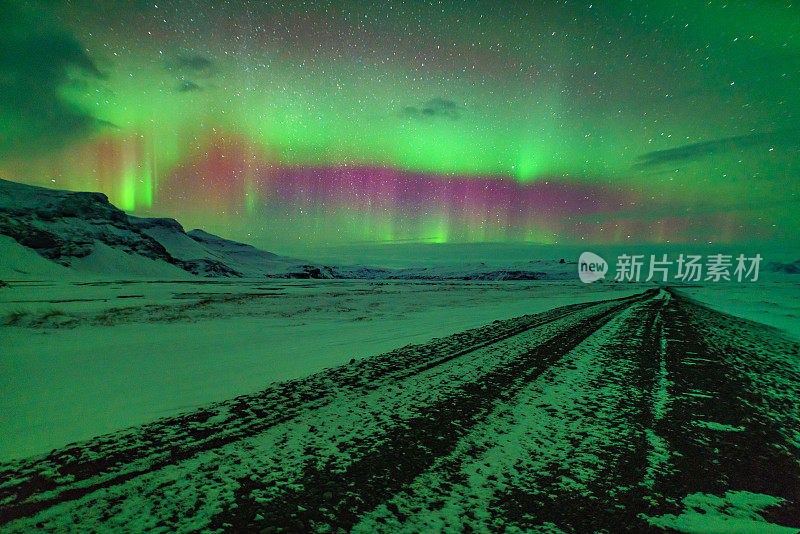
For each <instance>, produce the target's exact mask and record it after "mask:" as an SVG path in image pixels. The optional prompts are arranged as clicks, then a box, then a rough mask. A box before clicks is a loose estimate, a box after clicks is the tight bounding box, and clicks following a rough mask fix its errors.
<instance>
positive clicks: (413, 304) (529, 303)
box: [0, 280, 642, 460]
mask: <svg viewBox="0 0 800 534" xmlns="http://www.w3.org/2000/svg"><path fill="white" fill-rule="evenodd" d="M640 291H642V286H639V285H626V286H615V285H612V284H596V285H591V286H587V285H584V284H581V283H580V282H574V283H565V282H425V281H419V282H408V281H403V282H385V281H383V282H369V281H332V280H321V281H315V280H311V281H291V280H267V281H264V280H259V281H228V280H225V281H209V280H195V281H187V282H144V281H136V282H92V283H87V282H63V283H55V282H16V283H11V285H10V286H9V287H4V288H2V289H0V318H2V323H3V325H2V326H0V330H2V340H3V341H2V345H3V350H2V351H0V369H1V370H2V371H1V372H0V392H2V394H0V414H2V415H0V417H1V419H0V460H9V459H13V458H21V457H27V456H31V455H34V454H39V453H44V452H47V451H49V450H51V449H53V448H56V447H62V446H64V445H66V444H68V443H70V442H74V441H79V440H83V439H87V438H90V437H93V436H96V435H99V434H103V433H107V432H111V431H114V430H117V429H120V428H125V427H128V426H131V425H137V424H142V423H146V422H149V421H152V420H154V419H157V418H160V417H164V416H170V415H174V414H176V413H179V412H183V411H187V410H191V409H194V408H196V407H198V406H202V405H205V404H208V403H210V402H214V401H221V400H225V399H229V398H231V397H234V396H236V395H240V394H244V393H252V392H255V391H258V390H260V389H262V388H264V387H266V386H267V385H268V384H270V383H273V382H276V381H281V380H288V379H292V378H298V377H302V376H307V375H309V374H312V373H314V372H316V371H319V370H321V369H324V368H327V367H334V366H337V365H340V364H343V363H347V362H348V361H350V360H351V359H353V358H355V359H361V358H365V357H369V356H373V355H377V354H381V353H384V352H387V351H390V350H392V349H395V348H397V347H401V346H404V345H408V344H412V343H424V342H427V341H429V340H431V339H432V338H436V337H443V336H447V335H449V334H453V333H456V332H461V331H463V330H466V329H469V328H475V327H479V326H483V325H485V324H489V323H491V322H492V321H495V320H502V319H508V318H512V317H517V316H520V315H525V314H530V313H537V312H540V311H544V310H548V309H551V308H554V307H557V306H563V305H566V304H572V303H578V302H588V301H595V300H601V299H606V298H617V297H622V296H626V295H630V294H634V293H637V292H640Z"/></svg>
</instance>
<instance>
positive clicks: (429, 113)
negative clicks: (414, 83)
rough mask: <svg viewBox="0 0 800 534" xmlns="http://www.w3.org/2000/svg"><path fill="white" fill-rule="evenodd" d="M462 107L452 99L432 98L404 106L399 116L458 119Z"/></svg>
mask: <svg viewBox="0 0 800 534" xmlns="http://www.w3.org/2000/svg"><path fill="white" fill-rule="evenodd" d="M462 111H463V109H462V108H461V107H460V106H459V105H458V104H456V103H455V102H454V101H452V100H447V99H445V98H434V99H432V100H428V101H427V102H425V103H424V104H422V105H420V106H406V107H405V108H403V110H402V111H401V112H400V116H401V117H403V118H409V119H418V120H424V119H448V120H458V119H459V118H460V117H461V112H462Z"/></svg>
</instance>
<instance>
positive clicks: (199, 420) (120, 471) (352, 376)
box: [0, 296, 641, 525]
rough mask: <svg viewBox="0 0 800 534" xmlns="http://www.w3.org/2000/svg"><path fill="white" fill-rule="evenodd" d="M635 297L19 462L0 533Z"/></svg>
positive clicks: (499, 324)
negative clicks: (339, 402)
mask: <svg viewBox="0 0 800 534" xmlns="http://www.w3.org/2000/svg"><path fill="white" fill-rule="evenodd" d="M638 298H641V297H637V296H634V297H626V298H622V299H618V300H613V301H599V302H590V303H582V304H575V305H570V306H564V307H561V308H557V309H554V310H550V311H548V312H544V313H540V314H536V315H529V316H523V317H519V318H515V319H510V320H506V321H496V322H495V323H493V324H491V325H487V326H485V327H482V328H477V329H473V330H469V331H466V332H461V333H458V334H454V335H452V336H448V337H447V338H443V339H437V340H433V341H432V342H430V343H427V344H424V345H414V346H408V347H403V348H401V349H398V350H395V351H392V352H390V353H387V354H385V355H381V356H377V357H374V358H369V359H367V360H362V361H359V362H355V363H354V364H351V365H349V366H342V367H339V368H334V369H331V370H326V371H323V372H321V373H317V374H316V375H312V376H311V377H308V378H305V379H299V380H293V381H289V382H285V383H280V384H276V385H274V386H271V387H270V388H268V389H267V390H265V391H264V392H261V393H258V394H255V395H245V396H240V397H237V398H235V399H232V400H230V401H226V402H222V403H216V404H213V405H211V406H209V407H207V408H203V409H200V410H197V411H195V412H192V413H189V414H185V415H180V416H177V417H171V418H166V419H161V420H159V421H156V422H154V423H151V424H148V425H144V426H141V427H135V428H132V429H129V430H124V431H120V432H117V433H115V434H112V435H106V436H100V437H98V438H95V439H93V440H89V441H87V442H84V443H79V444H73V445H72V446H68V447H65V448H64V449H60V450H56V451H53V452H52V453H50V454H48V455H46V456H45V457H44V458H41V459H36V458H34V459H32V460H21V461H15V462H10V463H9V464H6V465H4V466H2V471H0V506H2V514H1V515H0V525H2V524H5V523H7V522H9V521H12V520H14V519H18V518H22V517H27V516H31V515H33V514H35V513H36V512H38V511H39V510H42V509H46V508H48V507H51V506H54V505H57V504H59V503H64V502H70V501H74V500H77V499H80V498H82V497H84V496H87V495H90V494H92V493H94V492H97V491H101V490H106V489H108V488H113V487H114V486H117V485H121V484H126V483H128V482H130V481H132V480H135V479H136V478H137V477H141V476H143V475H147V474H150V473H154V472H156V471H158V470H160V469H163V468H165V467H168V466H171V465H174V464H177V463H180V462H182V461H185V460H187V459H190V458H193V457H195V456H196V455H198V454H199V453H202V452H204V451H208V450H213V449H218V448H221V447H225V446H227V445H229V444H232V443H236V442H238V441H240V440H243V439H246V438H248V437H250V436H254V435H258V434H260V433H263V432H264V431H266V430H267V429H269V428H272V427H275V426H276V425H281V424H284V423H286V422H288V421H291V420H292V419H293V418H295V417H297V416H298V415H299V414H302V413H306V412H309V411H314V410H318V409H320V408H321V407H323V406H325V405H327V404H328V403H330V402H331V401H332V400H334V399H336V398H337V397H339V396H341V395H342V394H343V392H347V393H351V394H356V395H358V394H362V393H364V392H368V391H371V390H374V389H376V388H378V387H379V385H380V384H381V383H385V382H395V381H402V380H403V379H406V378H408V377H411V376H415V375H418V374H420V373H423V372H425V371H427V370H431V369H435V368H436V367H438V366H441V365H443V364H446V363H447V362H450V361H453V360H456V359H459V358H462V357H465V356H468V355H470V354H471V353H473V352H475V351H476V350H480V349H484V348H486V347H490V346H492V345H495V344H497V343H500V342H503V341H505V340H508V339H510V338H513V337H515V336H519V335H520V334H523V333H525V332H527V331H530V330H533V329H536V328H539V327H542V326H545V325H548V324H549V323H552V322H554V321H558V320H561V319H565V318H569V317H570V316H572V315H574V314H579V313H582V312H583V311H585V310H591V309H593V308H595V307H599V308H603V307H606V306H608V305H609V303H614V304H619V303H627V302H631V301H634V300H636V299H638Z"/></svg>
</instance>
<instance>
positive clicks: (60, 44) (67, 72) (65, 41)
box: [0, 0, 102, 154]
mask: <svg viewBox="0 0 800 534" xmlns="http://www.w3.org/2000/svg"><path fill="white" fill-rule="evenodd" d="M0 50H2V51H3V52H2V54H0V102H3V106H2V108H0V123H2V124H3V129H2V131H0V154H6V153H10V152H14V153H19V152H20V151H23V152H24V151H31V150H33V151H36V150H43V149H48V148H54V147H58V146H61V145H63V144H64V143H66V142H68V141H69V140H70V139H72V138H74V137H76V136H79V135H81V134H82V133H85V132H86V131H88V130H90V129H91V128H92V127H93V126H95V125H97V122H96V121H95V119H94V118H93V117H92V116H91V115H88V114H86V113H84V112H83V111H81V110H79V109H77V108H76V107H74V106H72V105H71V104H69V103H68V102H66V101H64V100H63V99H62V98H61V97H60V95H59V94H58V89H59V87H61V86H62V84H64V83H65V82H67V81H69V80H70V79H72V78H74V76H76V75H89V76H92V77H95V78H101V77H102V74H101V73H100V72H99V71H98V70H97V67H96V66H95V65H94V63H93V62H92V60H91V58H89V56H88V55H87V54H86V52H85V51H84V49H83V47H82V46H81V45H80V43H79V42H78V41H77V40H76V39H75V38H74V37H72V36H71V35H69V34H68V33H67V32H66V31H64V30H62V29H61V28H59V27H58V26H57V25H56V24H55V23H53V22H52V21H50V20H49V19H47V18H46V17H45V16H44V15H42V14H40V13H37V12H33V11H29V10H23V9H22V8H21V7H20V6H19V5H18V4H17V3H15V2H9V1H2V0H0Z"/></svg>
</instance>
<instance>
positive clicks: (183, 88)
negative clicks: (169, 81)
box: [178, 81, 203, 93]
mask: <svg viewBox="0 0 800 534" xmlns="http://www.w3.org/2000/svg"><path fill="white" fill-rule="evenodd" d="M202 89H203V88H202V87H200V86H199V85H197V84H196V83H194V82H189V81H185V82H183V83H181V84H180V85H179V86H178V92H179V93H191V92H194V91H201V90H202Z"/></svg>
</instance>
